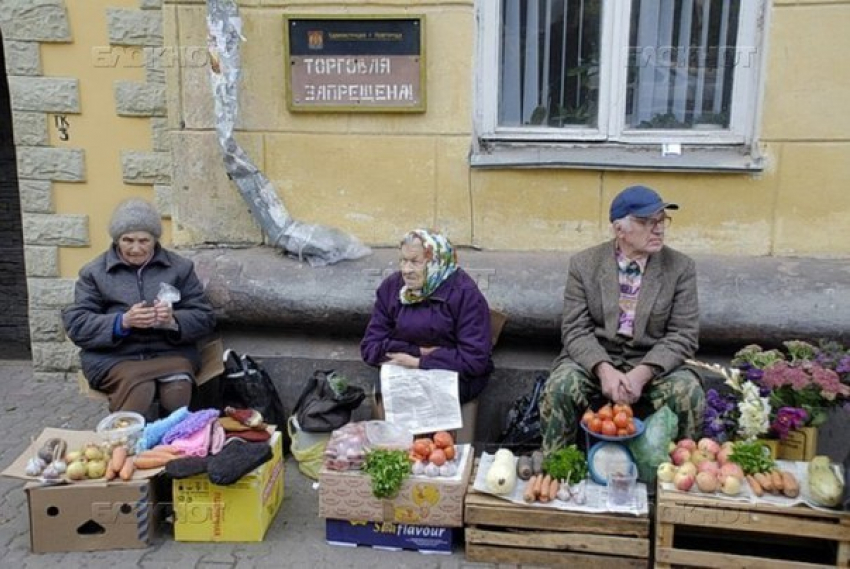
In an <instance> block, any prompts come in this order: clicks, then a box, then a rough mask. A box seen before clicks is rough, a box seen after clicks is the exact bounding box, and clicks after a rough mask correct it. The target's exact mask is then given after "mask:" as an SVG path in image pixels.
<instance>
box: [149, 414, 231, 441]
mask: <svg viewBox="0 0 850 569" xmlns="http://www.w3.org/2000/svg"><path fill="white" fill-rule="evenodd" d="M218 415H219V411H218V409H201V410H200V411H195V412H194V413H190V414H189V416H188V417H186V418H185V419H183V420H182V421H180V422H179V423H177V424H176V425H174V426H173V427H171V428H170V429H169V430H168V432H167V433H165V435H163V437H162V442H163V443H164V444H167V445H170V444H171V442H172V441H174V440H177V439H185V438H186V437H188V436H189V435H192V434H194V433H196V432H197V431H199V430H200V429H201V428H203V427H208V426H209V424H210V423H211V422H212V421H215V420H216V419H218Z"/></svg>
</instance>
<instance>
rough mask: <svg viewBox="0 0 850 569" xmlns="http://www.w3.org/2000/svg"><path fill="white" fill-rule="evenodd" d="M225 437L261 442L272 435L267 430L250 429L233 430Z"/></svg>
mask: <svg viewBox="0 0 850 569" xmlns="http://www.w3.org/2000/svg"><path fill="white" fill-rule="evenodd" d="M227 438H228V439H242V440H243V441H251V442H254V443H261V442H264V441H267V440H269V439H270V438H272V435H271V433H269V432H268V431H255V430H253V429H251V430H248V431H234V432H232V433H227Z"/></svg>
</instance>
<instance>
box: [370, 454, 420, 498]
mask: <svg viewBox="0 0 850 569" xmlns="http://www.w3.org/2000/svg"><path fill="white" fill-rule="evenodd" d="M363 470H365V471H366V474H368V475H369V477H370V478H371V479H372V494H374V495H375V497H376V498H393V497H395V495H396V494H397V493H398V491H399V488H401V485H402V483H403V482H404V479H405V478H407V477H408V476H409V475H410V458H408V456H407V451H406V450H389V449H375V450H371V451H369V452H368V453H366V461H365V462H364V463H363Z"/></svg>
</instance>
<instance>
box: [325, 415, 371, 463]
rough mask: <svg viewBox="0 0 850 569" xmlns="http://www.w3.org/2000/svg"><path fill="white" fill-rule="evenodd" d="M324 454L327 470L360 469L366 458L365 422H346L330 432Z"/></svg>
mask: <svg viewBox="0 0 850 569" xmlns="http://www.w3.org/2000/svg"><path fill="white" fill-rule="evenodd" d="M324 456H325V467H326V468H328V469H329V470H360V467H361V466H363V461H364V460H365V459H366V423H365V422H362V421H360V422H356V423H348V424H347V425H343V426H342V427H340V428H339V429H336V430H335V431H334V432H333V433H331V438H330V440H329V441H328V444H327V446H326V447H325V452H324Z"/></svg>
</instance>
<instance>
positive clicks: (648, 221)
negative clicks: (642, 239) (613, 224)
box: [632, 215, 673, 231]
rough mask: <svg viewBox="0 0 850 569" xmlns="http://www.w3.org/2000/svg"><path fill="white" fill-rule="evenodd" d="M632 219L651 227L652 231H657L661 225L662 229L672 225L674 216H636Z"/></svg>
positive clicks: (641, 224)
mask: <svg viewBox="0 0 850 569" xmlns="http://www.w3.org/2000/svg"><path fill="white" fill-rule="evenodd" d="M632 219H633V220H635V222H636V223H637V224H638V225H640V226H641V227H643V228H646V229H649V230H650V231H655V229H656V228H658V227H660V228H661V229H662V230H666V229H667V228H669V227H670V224H671V223H673V218H672V217H670V216H669V215H665V216H664V217H634V216H632Z"/></svg>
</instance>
